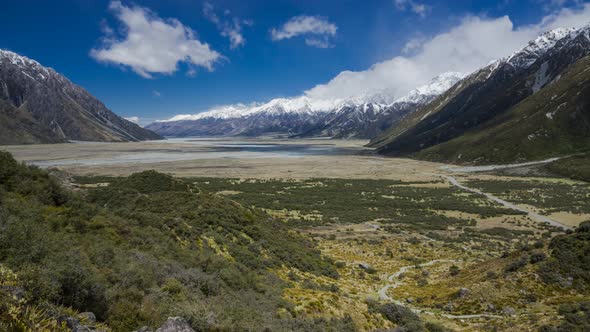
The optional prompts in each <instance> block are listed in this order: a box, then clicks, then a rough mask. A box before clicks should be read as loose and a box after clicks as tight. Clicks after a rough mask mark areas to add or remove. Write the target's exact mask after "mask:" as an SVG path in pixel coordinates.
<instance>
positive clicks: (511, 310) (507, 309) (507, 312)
mask: <svg viewBox="0 0 590 332" xmlns="http://www.w3.org/2000/svg"><path fill="white" fill-rule="evenodd" d="M502 313H503V314H504V316H514V315H516V310H515V309H514V308H511V307H504V309H502Z"/></svg>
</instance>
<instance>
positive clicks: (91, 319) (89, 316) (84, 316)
mask: <svg viewBox="0 0 590 332" xmlns="http://www.w3.org/2000/svg"><path fill="white" fill-rule="evenodd" d="M78 319H79V320H81V321H83V322H87V323H96V315H94V313H93V312H83V313H80V314H78Z"/></svg>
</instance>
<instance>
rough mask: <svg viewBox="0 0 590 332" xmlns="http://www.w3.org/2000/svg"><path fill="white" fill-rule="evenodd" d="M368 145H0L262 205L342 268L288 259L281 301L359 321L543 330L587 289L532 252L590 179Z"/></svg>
mask: <svg viewBox="0 0 590 332" xmlns="http://www.w3.org/2000/svg"><path fill="white" fill-rule="evenodd" d="M364 143H366V142H363V141H338V140H288V141H286V140H262V139H256V140H254V139H252V140H239V141H237V140H197V141H190V140H189V141H187V140H177V141H174V140H173V141H169V142H145V143H122V144H104V143H84V144H82V143H76V144H58V145H30V146H9V147H0V150H6V151H9V152H11V153H12V154H13V155H14V156H15V158H16V159H18V160H21V161H25V162H27V163H32V164H38V165H40V166H43V167H50V166H51V167H57V168H59V169H61V170H64V171H66V172H67V173H69V174H73V175H74V176H75V178H74V179H73V180H72V185H73V186H75V187H78V188H80V189H84V188H94V187H97V186H108V184H109V182H110V181H112V177H113V176H125V175H129V174H131V173H135V172H139V171H143V170H147V169H155V170H157V171H160V172H165V173H171V174H173V175H175V176H179V177H183V178H186V179H188V180H189V181H191V182H192V183H194V184H195V185H196V186H197V187H198V188H200V189H202V190H204V191H206V192H212V193H215V194H217V195H219V196H225V197H228V198H230V199H232V200H234V201H236V202H238V203H240V204H241V205H243V206H247V207H250V206H253V207H256V208H260V209H263V210H264V211H266V212H267V213H268V214H269V215H271V216H274V217H276V218H277V219H279V220H282V221H283V222H284V223H285V224H287V225H289V227H292V229H293V230H296V231H297V232H299V233H301V234H303V235H306V236H307V237H309V238H311V239H313V240H314V241H315V242H316V244H317V246H318V247H319V249H320V250H321V252H322V253H323V254H324V255H326V256H328V257H330V258H332V259H333V260H334V261H336V266H337V268H338V272H339V274H340V278H339V279H332V278H330V277H326V276H316V275H313V274H311V273H306V272H302V271H300V270H298V269H296V268H287V267H283V268H282V269H278V270H277V271H276V272H277V274H278V275H279V276H280V277H281V278H282V279H283V280H285V282H287V283H289V285H290V286H289V287H287V288H285V290H284V293H283V298H285V299H286V300H287V301H289V302H291V303H292V304H293V305H294V306H295V312H296V313H298V314H300V315H306V316H312V317H343V316H346V315H349V316H351V318H352V319H353V321H354V323H355V325H356V326H357V328H358V329H359V330H374V329H379V328H389V327H393V326H395V325H396V324H394V323H392V322H391V321H390V320H388V319H386V317H385V316H386V315H385V314H384V313H383V312H382V311H380V309H378V308H379V305H382V304H383V303H388V302H393V303H397V304H403V305H404V306H406V307H408V308H410V309H411V310H412V311H414V312H415V313H417V314H418V315H419V316H420V317H421V319H423V320H424V321H425V322H432V323H436V324H440V325H442V326H445V327H448V328H451V329H453V330H462V331H485V330H491V329H493V328H497V329H498V330H502V331H516V330H519V331H536V330H538V329H539V328H540V327H541V326H542V325H546V324H555V323H556V322H558V321H560V320H561V316H560V314H559V313H558V311H557V310H558V307H559V305H560V304H564V303H569V302H577V301H582V300H584V299H588V297H589V294H587V293H584V292H578V291H576V290H574V289H571V288H568V287H567V286H565V288H560V287H558V286H556V285H549V284H544V283H543V282H541V281H539V278H538V276H537V273H538V272H537V267H536V265H534V264H535V263H536V262H535V263H530V264H529V263H528V262H529V258H530V257H536V256H539V257H541V256H543V257H545V256H544V255H549V248H548V244H549V240H550V238H551V237H552V236H554V235H556V234H560V233H561V232H563V230H564V229H568V228H575V227H577V226H578V225H579V224H580V223H581V222H583V221H585V220H590V206H589V205H588V204H587V201H588V198H589V197H590V184H588V183H585V182H579V181H573V180H567V179H563V178H557V177H521V176H508V175H498V174H489V173H485V174H484V173H477V172H474V173H460V172H452V171H450V170H449V168H448V167H446V165H442V164H436V163H429V162H423V161H416V160H409V159H393V158H382V157H379V156H376V155H374V154H373V153H372V151H371V150H369V149H366V148H364V147H363V145H364ZM547 221H550V223H547ZM555 226H556V227H555ZM523 257H524V258H523ZM525 258H526V262H525V263H523V262H522V261H523V259H525ZM530 259H531V262H533V259H532V258H530ZM278 314H279V315H281V314H284V315H287V314H290V313H287V312H285V313H278Z"/></svg>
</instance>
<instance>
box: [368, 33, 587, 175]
mask: <svg viewBox="0 0 590 332" xmlns="http://www.w3.org/2000/svg"><path fill="white" fill-rule="evenodd" d="M589 54H590V26H587V27H585V28H582V29H579V30H574V29H557V30H553V31H550V32H547V33H545V34H543V35H542V36H540V37H538V38H537V39H535V40H533V41H531V42H530V43H529V44H528V45H527V46H526V47H524V48H523V49H521V50H519V51H518V52H515V53H514V54H513V55H511V56H509V57H507V58H504V59H500V60H498V61H495V62H493V63H491V64H490V65H488V66H486V67H484V68H482V69H480V70H478V71H476V72H474V73H472V74H471V75H469V76H467V77H466V78H464V79H463V80H461V81H460V82H458V83H457V84H456V85H455V86H453V87H452V88H451V89H449V90H448V91H446V92H445V93H443V94H442V95H440V96H439V97H438V98H437V99H435V100H434V101H433V102H431V103H429V104H428V105H426V106H425V107H422V108H420V109H419V110H417V111H416V112H413V113H412V114H410V115H408V116H407V117H405V118H404V119H402V121H399V122H398V123H397V124H395V125H394V126H392V127H391V128H390V129H388V130H387V131H386V132H385V133H384V134H383V135H381V136H379V137H377V138H375V139H374V140H373V141H372V142H371V144H370V145H371V146H373V147H376V148H377V150H378V152H379V153H382V154H386V155H390V156H413V157H417V158H422V159H428V160H435V161H444V162H458V163H464V162H469V163H491V162H518V161H527V160H536V159H540V158H545V157H552V156H557V155H564V154H575V153H580V152H585V151H588V150H589V149H590V109H589V108H588V101H589V97H590V93H589V92H590V91H588V87H589V86H588V84H589V83H588V80H589V79H590V73H589V70H590V67H589V65H590V58H589V57H588V55H589Z"/></svg>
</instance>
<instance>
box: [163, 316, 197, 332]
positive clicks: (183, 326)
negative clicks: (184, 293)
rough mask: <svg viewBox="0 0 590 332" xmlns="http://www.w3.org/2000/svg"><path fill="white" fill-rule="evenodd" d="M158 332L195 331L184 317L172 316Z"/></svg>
mask: <svg viewBox="0 0 590 332" xmlns="http://www.w3.org/2000/svg"><path fill="white" fill-rule="evenodd" d="M156 332H195V330H193V329H192V328H191V326H190V325H189V324H188V323H187V321H186V320H184V318H181V317H170V318H168V320H167V321H166V322H165V323H164V325H162V326H161V327H160V328H159V329H157V330H156Z"/></svg>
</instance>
